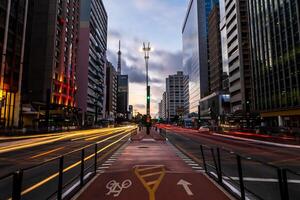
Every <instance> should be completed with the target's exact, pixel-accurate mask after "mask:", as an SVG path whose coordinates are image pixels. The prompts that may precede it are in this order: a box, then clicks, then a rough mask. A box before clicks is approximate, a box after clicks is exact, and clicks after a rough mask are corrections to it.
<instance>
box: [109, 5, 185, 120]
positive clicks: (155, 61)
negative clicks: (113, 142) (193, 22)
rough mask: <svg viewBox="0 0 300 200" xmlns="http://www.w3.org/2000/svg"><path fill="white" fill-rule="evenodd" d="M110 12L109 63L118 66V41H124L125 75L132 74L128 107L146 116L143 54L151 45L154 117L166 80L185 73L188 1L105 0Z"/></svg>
mask: <svg viewBox="0 0 300 200" xmlns="http://www.w3.org/2000/svg"><path fill="white" fill-rule="evenodd" d="M104 4H105V7H106V10H107V13H108V52H107V56H108V60H109V61H111V62H112V63H113V64H114V65H115V67H116V64H117V53H116V52H117V50H118V40H119V39H120V40H121V42H122V54H123V55H122V72H123V73H124V74H128V75H129V81H130V84H129V94H130V95H129V104H131V105H133V106H134V110H136V111H138V112H141V113H145V100H146V91H145V87H146V86H145V64H144V58H143V53H142V52H140V49H141V47H142V44H143V42H148V41H149V42H151V45H152V46H153V48H154V51H153V52H151V55H150V64H149V74H150V85H151V114H152V116H155V115H156V114H157V111H158V108H157V107H158V105H157V104H158V102H159V101H160V100H161V95H162V92H163V91H164V90H165V78H166V77H167V75H169V74H175V73H176V71H178V70H182V40H181V29H182V24H183V20H184V17H185V12H186V8H187V4H188V0H104Z"/></svg>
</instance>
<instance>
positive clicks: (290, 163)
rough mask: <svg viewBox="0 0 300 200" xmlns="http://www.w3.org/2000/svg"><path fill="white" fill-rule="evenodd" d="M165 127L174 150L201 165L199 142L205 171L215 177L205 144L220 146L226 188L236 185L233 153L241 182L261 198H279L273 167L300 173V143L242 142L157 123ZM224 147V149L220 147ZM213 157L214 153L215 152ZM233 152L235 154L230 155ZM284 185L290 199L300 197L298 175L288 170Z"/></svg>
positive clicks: (236, 177) (236, 178)
mask: <svg viewBox="0 0 300 200" xmlns="http://www.w3.org/2000/svg"><path fill="white" fill-rule="evenodd" d="M160 127H161V128H166V129H167V133H166V137H167V138H168V139H169V141H170V142H171V143H173V144H174V145H175V146H176V147H177V148H178V149H180V150H181V151H182V152H184V153H185V154H186V155H188V156H189V157H191V158H193V159H194V160H195V161H197V163H200V164H201V166H203V160H202V154H201V153H202V152H201V149H200V145H201V144H202V145H205V146H204V156H205V158H206V162H207V163H208V164H209V165H211V166H209V167H208V171H209V173H211V175H212V176H215V178H217V171H216V169H214V167H212V166H214V159H213V155H212V153H211V149H210V148H209V147H213V148H216V147H219V148H220V161H221V167H222V172H223V176H224V179H225V182H224V183H225V184H227V185H228V186H229V185H230V186H229V187H231V189H232V187H234V186H235V185H238V176H239V175H238V170H237V160H236V157H235V154H239V155H241V156H242V169H243V173H244V183H245V187H246V190H249V191H248V193H249V195H250V196H252V195H253V194H251V193H255V194H256V195H257V196H258V197H257V198H262V199H280V189H279V184H278V174H277V168H276V167H278V168H285V169H289V170H292V171H293V172H297V173H299V172H300V167H299V166H300V157H299V154H300V148H299V147H300V146H298V148H291V147H284V144H283V146H282V147H279V146H272V145H270V144H269V145H266V144H261V143H260V141H256V142H255V141H252V142H249V141H244V140H240V139H233V138H228V137H226V136H222V135H219V134H211V133H199V132H198V131H197V130H191V129H184V128H179V127H173V126H164V125H162V126H160ZM223 149H224V150H223ZM214 153H215V156H216V152H214ZM234 153H235V154H234ZM288 175H289V176H288V179H289V180H288V182H289V184H288V186H289V189H290V190H291V191H293V192H292V193H291V195H290V198H291V199H298V198H300V193H299V187H300V176H298V175H294V174H289V173H288Z"/></svg>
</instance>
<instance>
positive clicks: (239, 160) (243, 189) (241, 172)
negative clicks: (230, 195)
mask: <svg viewBox="0 0 300 200" xmlns="http://www.w3.org/2000/svg"><path fill="white" fill-rule="evenodd" d="M236 160H237V167H238V173H239V182H240V192H241V199H242V200H245V186H244V180H243V169H242V161H241V157H240V156H239V155H236Z"/></svg>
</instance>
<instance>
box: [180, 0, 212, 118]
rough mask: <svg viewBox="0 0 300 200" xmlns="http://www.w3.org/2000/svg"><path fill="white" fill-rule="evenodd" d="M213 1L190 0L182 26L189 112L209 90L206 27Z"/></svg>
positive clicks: (196, 108) (195, 109)
mask: <svg viewBox="0 0 300 200" xmlns="http://www.w3.org/2000/svg"><path fill="white" fill-rule="evenodd" d="M214 3H215V1H211V0H203V1H199V0H190V3H189V5H188V9H187V14H186V17H185V20H184V25H183V28H182V39H183V68H184V74H185V75H188V76H189V87H188V88H189V113H198V107H199V101H200V99H201V98H203V97H204V96H206V95H207V94H208V92H209V87H208V86H209V84H208V82H209V80H208V55H207V51H208V50H207V48H208V44H207V29H208V15H209V13H210V10H211V8H212V5H213V4H214Z"/></svg>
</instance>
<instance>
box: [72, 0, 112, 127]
mask: <svg viewBox="0 0 300 200" xmlns="http://www.w3.org/2000/svg"><path fill="white" fill-rule="evenodd" d="M80 9H81V10H80V38H79V51H78V69H77V72H78V78H77V84H78V95H77V97H78V106H79V108H81V109H82V112H83V114H84V116H85V117H84V118H85V122H86V123H88V124H91V123H95V122H96V121H98V120H99V119H103V118H104V117H105V93H106V88H105V85H106V79H105V70H106V69H105V63H106V49H107V13H106V10H105V7H104V4H103V2H102V0H84V1H81V3H80Z"/></svg>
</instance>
